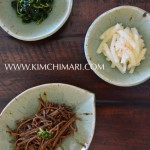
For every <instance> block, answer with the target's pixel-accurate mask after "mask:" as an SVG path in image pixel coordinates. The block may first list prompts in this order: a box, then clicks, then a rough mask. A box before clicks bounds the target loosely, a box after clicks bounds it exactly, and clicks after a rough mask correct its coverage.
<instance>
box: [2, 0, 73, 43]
mask: <svg viewBox="0 0 150 150" xmlns="http://www.w3.org/2000/svg"><path fill="white" fill-rule="evenodd" d="M11 1H13V0H0V26H1V27H2V28H3V29H4V30H5V31H6V32H7V33H8V34H10V35H11V36H13V37H15V38H17V39H20V40H24V41H36V40H41V39H44V38H46V37H48V36H50V35H52V34H54V33H55V32H57V31H58V30H59V29H60V28H61V27H62V26H63V25H64V23H65V22H66V20H67V19H68V17H69V15H70V13H71V10H72V4H73V0H54V6H53V10H52V12H51V13H50V14H49V17H48V18H47V19H46V20H44V21H43V22H42V23H41V24H40V25H36V24H35V23H29V24H23V23H22V19H20V18H18V17H17V15H16V12H15V10H14V9H13V8H12V7H11Z"/></svg>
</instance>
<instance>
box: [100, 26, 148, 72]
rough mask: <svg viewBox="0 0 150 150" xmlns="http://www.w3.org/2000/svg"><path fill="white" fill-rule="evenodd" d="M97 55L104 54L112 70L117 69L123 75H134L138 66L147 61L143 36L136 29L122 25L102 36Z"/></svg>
mask: <svg viewBox="0 0 150 150" xmlns="http://www.w3.org/2000/svg"><path fill="white" fill-rule="evenodd" d="M100 40H102V42H101V43H100V46H99V47H98V50H97V53H98V54H101V53H103V54H104V55H105V56H106V60H107V61H111V62H112V66H111V67H112V68H115V67H117V68H118V69H119V70H120V72H121V73H123V74H124V73H126V72H127V71H129V73H131V74H132V73H134V70H135V68H136V67H137V66H139V65H140V63H141V61H142V60H144V59H145V54H146V51H147V49H146V48H145V44H144V41H143V39H142V36H141V35H140V34H139V33H138V31H137V29H136V28H129V27H126V28H124V27H123V26H122V25H121V24H116V25H115V26H113V27H111V28H109V29H108V30H107V31H105V32H104V33H103V34H102V35H101V36H100Z"/></svg>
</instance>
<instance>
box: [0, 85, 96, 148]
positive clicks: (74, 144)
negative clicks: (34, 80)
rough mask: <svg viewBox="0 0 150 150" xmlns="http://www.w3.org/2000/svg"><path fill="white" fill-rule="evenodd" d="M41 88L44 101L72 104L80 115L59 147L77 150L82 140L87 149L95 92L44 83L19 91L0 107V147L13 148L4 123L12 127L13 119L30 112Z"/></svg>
mask: <svg viewBox="0 0 150 150" xmlns="http://www.w3.org/2000/svg"><path fill="white" fill-rule="evenodd" d="M44 92H46V93H47V98H46V99H47V100H48V101H50V102H54V103H59V104H66V105H68V106H72V107H73V108H75V113H76V115H77V117H79V118H81V121H77V122H76V124H77V128H78V131H77V132H76V133H75V134H74V135H72V136H70V137H68V138H67V139H66V140H64V142H63V143H62V147H63V148H64V149H65V150H81V149H82V148H83V146H81V143H82V144H83V145H85V147H86V148H85V149H88V147H89V145H90V143H91V141H92V138H93V135H94V129H95V95H94V94H92V93H90V92H88V91H86V90H83V89H80V88H77V87H74V86H71V85H66V84H46V85H41V86H37V87H34V88H31V89H29V90H27V91H25V92H23V93H21V94H20V95H19V96H17V97H16V98H14V99H13V100H12V101H11V102H10V103H9V104H8V105H7V106H6V108H5V109H4V110H3V112H2V113H1V115H0V137H1V138H0V150H13V144H12V143H11V142H10V141H12V140H13V138H12V137H11V136H10V135H9V133H7V128H6V126H7V125H8V126H10V128H12V129H15V128H16V124H15V121H16V120H19V119H21V118H24V117H28V116H31V115H33V114H34V113H35V112H36V111H37V109H38V106H39V103H38V100H37V99H38V98H39V96H40V94H43V93H44ZM44 98H45V97H44V96H43V99H44ZM87 114H89V115H87ZM79 143H80V144H79ZM58 149H59V148H58Z"/></svg>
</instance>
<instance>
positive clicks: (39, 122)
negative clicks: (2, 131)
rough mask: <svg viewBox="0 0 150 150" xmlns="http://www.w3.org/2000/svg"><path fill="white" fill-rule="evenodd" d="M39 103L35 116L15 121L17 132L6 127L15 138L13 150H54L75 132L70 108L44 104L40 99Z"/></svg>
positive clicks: (74, 118)
mask: <svg viewBox="0 0 150 150" xmlns="http://www.w3.org/2000/svg"><path fill="white" fill-rule="evenodd" d="M39 103H40V107H39V109H38V111H37V112H36V114H35V115H33V116H31V117H29V118H27V119H24V120H20V121H17V130H15V131H13V130H12V129H10V128H9V127H8V129H9V132H10V134H11V135H12V136H14V137H16V141H15V150H54V149H56V148H57V147H58V146H60V144H61V142H62V140H64V139H66V138H67V137H68V136H69V135H71V134H73V133H74V132H76V131H77V128H76V125H75V122H76V120H77V117H76V116H75V113H74V112H73V110H72V109H71V108H70V107H68V106H66V105H58V104H53V103H50V102H47V103H45V102H44V101H43V100H42V99H41V98H40V99H39Z"/></svg>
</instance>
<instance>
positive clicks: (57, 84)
mask: <svg viewBox="0 0 150 150" xmlns="http://www.w3.org/2000/svg"><path fill="white" fill-rule="evenodd" d="M47 86H65V87H66V86H67V87H70V88H73V89H77V90H79V91H84V92H87V93H88V94H90V95H92V96H93V102H92V103H93V116H94V121H93V128H92V134H91V136H90V138H89V143H88V144H87V147H86V149H89V147H90V145H91V143H92V140H93V137H94V133H95V128H96V106H95V103H96V100H95V94H94V93H92V92H90V91H88V90H85V89H82V88H79V87H77V86H74V85H70V84H65V83H47V84H41V85H38V86H34V87H31V88H29V89H27V90H25V91H23V92H22V93H20V94H19V95H17V96H15V98H13V99H12V100H11V101H10V102H9V103H8V104H7V105H6V106H5V107H4V109H3V110H2V112H1V113H0V120H1V118H2V115H3V114H4V113H5V111H6V110H7V109H8V108H9V105H11V104H12V103H13V102H14V101H15V100H16V99H17V98H18V97H20V96H21V95H23V94H26V93H27V92H28V91H32V90H36V89H38V88H41V87H47Z"/></svg>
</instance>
